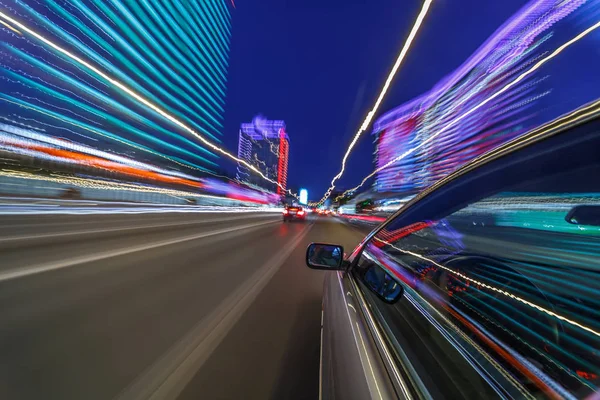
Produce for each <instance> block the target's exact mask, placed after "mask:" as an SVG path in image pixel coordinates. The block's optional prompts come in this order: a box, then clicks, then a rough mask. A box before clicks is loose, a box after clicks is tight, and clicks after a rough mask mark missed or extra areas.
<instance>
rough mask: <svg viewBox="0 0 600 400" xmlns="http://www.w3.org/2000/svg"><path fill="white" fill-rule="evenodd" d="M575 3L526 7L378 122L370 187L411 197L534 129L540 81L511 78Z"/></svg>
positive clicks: (537, 54)
mask: <svg viewBox="0 0 600 400" xmlns="http://www.w3.org/2000/svg"><path fill="white" fill-rule="evenodd" d="M581 4H583V1H573V2H555V1H550V0H543V1H537V2H531V3H529V4H528V5H527V6H525V7H524V8H523V9H522V10H521V11H520V12H519V13H517V14H516V15H514V16H513V17H512V18H511V19H509V20H508V21H507V22H506V23H505V24H504V25H503V26H502V27H500V28H499V29H498V30H497V31H496V32H495V33H494V35H492V36H491V37H490V38H489V39H488V40H487V41H486V42H485V43H484V44H483V45H481V47H480V48H479V49H478V50H477V51H476V52H475V53H474V54H473V55H472V56H471V57H470V58H469V59H467V60H466V61H465V62H464V63H463V64H462V65H461V66H460V67H459V68H458V69H457V70H455V71H454V72H453V73H451V74H450V75H448V76H447V77H445V78H444V79H442V80H441V81H440V82H439V83H438V84H437V85H436V86H434V88H433V89H432V90H430V91H429V92H427V93H425V94H423V95H421V96H419V97H418V98H415V99H413V100H412V101H410V102H408V103H405V104H403V105H401V106H399V107H397V108H395V109H393V110H391V111H389V112H388V113H386V114H384V115H383V116H382V117H381V118H379V119H378V120H377V121H376V122H375V124H374V131H373V134H374V136H375V145H376V151H375V165H376V168H377V170H378V173H377V175H376V181H375V184H374V186H375V190H376V191H377V192H396V193H399V194H411V193H415V192H418V191H420V190H421V189H423V188H425V187H427V186H429V185H431V184H432V183H434V182H435V181H437V180H439V179H441V178H443V177H444V176H446V175H448V174H450V173H452V172H453V171H455V170H456V169H457V168H459V167H460V166H462V165H463V164H465V163H467V162H468V161H470V160H472V159H473V158H475V157H477V156H479V155H481V154H482V153H484V152H486V151H488V150H491V149H492V148H494V147H497V146H498V145H500V144H502V143H504V142H506V141H509V140H511V139H513V138H514V137H516V136H518V135H520V134H522V133H524V132H526V131H527V130H529V129H531V128H533V127H534V126H536V125H537V124H536V122H537V123H539V122H540V121H536V119H537V111H534V110H533V106H534V105H535V104H536V103H537V102H539V101H540V99H542V98H543V97H544V96H545V95H547V94H548V93H549V92H550V90H545V89H543V87H544V85H545V83H544V81H545V80H546V78H547V76H538V75H536V74H535V73H533V74H531V75H529V76H527V77H526V78H525V79H522V80H520V81H515V80H516V79H517V77H518V76H519V75H520V74H522V73H523V72H524V71H526V70H527V69H529V68H531V66H532V65H533V64H535V62H536V61H538V60H539V59H540V57H542V56H543V55H544V54H545V53H547V49H546V48H545V45H546V42H547V41H548V40H549V39H550V38H551V36H552V32H550V29H551V28H552V26H553V25H554V24H556V23H557V22H558V21H560V20H561V19H563V18H565V17H566V16H568V15H569V14H571V13H572V12H574V11H575V10H576V9H577V8H578V7H579V6H580V5H581ZM513 81H515V82H513ZM539 108H540V107H536V110H537V109H539Z"/></svg>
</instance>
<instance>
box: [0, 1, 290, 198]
mask: <svg viewBox="0 0 600 400" xmlns="http://www.w3.org/2000/svg"><path fill="white" fill-rule="evenodd" d="M0 17H2V18H4V20H5V21H8V22H10V23H12V24H13V25H15V26H17V27H18V28H19V29H21V31H23V32H26V33H28V34H30V35H31V36H33V37H35V38H36V39H38V40H40V41H41V42H43V43H45V44H46V45H48V46H50V47H52V48H53V49H55V50H56V51H58V52H60V53H62V54H64V55H65V56H67V57H69V58H70V59H72V60H74V61H76V62H77V63H79V64H80V65H83V66H84V67H86V68H87V69H89V70H91V71H93V72H94V73H96V74H98V75H100V76H101V77H102V78H104V79H105V80H106V81H107V82H109V83H110V84H111V85H113V86H114V87H116V88H118V89H120V90H121V91H123V92H124V93H126V94H127V95H129V96H130V97H132V98H133V99H134V100H136V101H138V102H140V103H142V104H143V105H145V106H146V107H148V108H150V109H152V110H153V111H155V112H156V113H158V114H160V115H161V116H162V117H163V118H165V119H167V120H169V121H170V122H172V123H173V124H175V125H177V126H179V127H180V128H182V129H184V130H185V131H187V132H188V133H189V134H191V135H192V136H194V137H195V138H197V139H199V140H200V141H201V142H202V143H204V144H205V145H206V146H208V147H209V148H211V149H213V150H214V151H216V152H217V153H220V154H222V155H224V156H226V157H228V158H230V159H232V160H234V161H236V162H239V163H241V164H243V165H245V166H246V167H247V168H248V169H250V170H251V171H252V172H254V173H256V174H258V175H260V176H261V177H262V178H263V179H265V180H266V181H268V182H271V183H274V184H276V185H277V186H279V187H281V188H282V189H283V190H285V188H284V187H283V186H282V185H281V184H280V183H279V182H277V181H274V180H272V179H270V178H268V177H267V176H265V175H264V174H263V173H262V172H261V171H259V170H258V169H257V168H256V167H254V166H253V165H252V164H250V163H248V162H247V161H245V160H242V159H241V158H237V157H236V156H234V155H233V154H231V153H229V152H228V151H226V150H224V149H222V148H220V147H219V146H217V145H215V144H213V143H212V142H210V141H209V140H208V139H206V138H204V137H203V136H201V135H200V134H199V133H198V132H196V131H195V130H193V129H192V128H190V127H189V126H187V125H186V124H184V123H183V122H181V121H180V120H179V119H177V118H175V117H174V116H173V115H171V114H169V113H168V112H166V111H164V110H163V109H162V108H160V107H159V106H157V105H156V104H154V103H152V102H151V101H149V100H147V99H145V98H144V97H142V96H140V95H139V94H137V93H136V92H134V91H133V90H131V89H130V88H128V87H127V86H125V85H124V84H122V83H121V82H119V81H118V80H116V79H114V78H112V77H110V76H109V75H107V74H106V73H104V72H103V71H101V70H100V69H98V68H96V67H95V66H94V65H92V64H91V63H89V62H87V61H85V60H84V59H82V58H81V57H78V56H77V55H75V54H73V53H71V52H70V51H69V50H67V49H65V48H63V47H61V46H59V45H58V44H56V43H54V42H52V41H51V40H50V39H47V38H46V37H44V36H42V35H41V34H39V33H37V32H36V31H34V30H32V29H31V28H29V27H28V26H26V25H24V24H23V23H21V22H20V21H17V20H16V19H14V18H13V17H11V16H9V15H7V14H6V13H4V12H2V11H0ZM288 193H290V194H292V192H291V191H290V190H288Z"/></svg>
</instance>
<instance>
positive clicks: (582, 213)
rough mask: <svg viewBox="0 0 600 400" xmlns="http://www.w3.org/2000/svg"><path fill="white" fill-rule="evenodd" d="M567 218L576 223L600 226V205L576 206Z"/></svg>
mask: <svg viewBox="0 0 600 400" xmlns="http://www.w3.org/2000/svg"><path fill="white" fill-rule="evenodd" d="M565 220H566V221H567V222H568V223H570V224H574V225H591V226H600V206H590V205H584V206H575V207H573V208H572V209H571V211H569V213H568V214H567V216H566V217H565Z"/></svg>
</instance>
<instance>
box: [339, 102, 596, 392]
mask: <svg viewBox="0 0 600 400" xmlns="http://www.w3.org/2000/svg"><path fill="white" fill-rule="evenodd" d="M578 115H579V116H581V115H582V114H577V115H575V117H578ZM567 117H568V116H567ZM567 117H565V119H563V120H564V121H566V122H565V123H562V124H557V123H553V125H552V124H551V125H549V126H548V127H547V129H546V130H545V131H543V130H542V131H537V132H532V133H531V134H530V135H528V136H526V137H524V138H522V139H520V140H518V141H515V142H511V143H509V144H508V145H506V146H504V147H502V148H500V149H498V150H497V151H495V152H493V153H491V154H488V155H486V156H484V157H482V158H480V159H478V160H476V161H475V162H474V163H472V164H470V165H468V166H466V167H465V168H463V169H461V170H460V171H458V172H457V173H456V174H453V175H452V176H450V177H449V178H447V179H445V180H443V181H441V182H439V183H438V184H436V185H434V186H433V187H432V188H430V189H429V190H427V191H425V192H424V193H422V194H421V195H419V196H418V197H417V198H415V199H414V200H412V201H411V202H410V203H409V204H408V205H407V206H406V207H404V208H403V209H402V210H401V211H400V212H399V213H397V214H396V216H395V217H394V218H392V219H390V220H389V221H388V222H387V223H386V224H384V226H383V227H381V228H380V229H379V230H377V231H376V232H375V233H373V234H372V235H370V236H369V237H368V239H367V240H366V241H365V243H364V244H363V246H362V247H361V248H360V251H359V252H358V253H357V255H356V256H355V257H354V258H353V260H352V262H353V265H352V268H351V272H350V273H349V274H348V275H347V276H346V277H343V275H339V277H338V280H339V282H343V281H344V280H346V282H345V283H344V284H342V291H343V292H344V293H348V296H347V297H346V298H345V299H344V301H347V300H348V297H350V295H351V297H352V301H353V303H352V306H353V307H354V308H356V309H357V310H360V314H361V318H362V319H363V320H364V325H365V326H366V327H367V328H368V331H369V333H370V335H369V336H370V340H371V345H372V348H374V349H375V350H376V354H377V355H378V356H379V357H378V359H379V361H380V363H381V365H383V366H384V367H385V368H386V370H387V372H388V377H389V381H390V383H391V384H392V386H393V387H394V388H395V393H396V395H397V396H400V395H402V396H404V397H409V398H410V397H425V398H448V399H453V398H472V399H481V398H494V397H498V398H506V397H512V398H591V397H592V396H594V395H597V393H598V390H599V389H598V387H599V385H600V380H599V376H600V226H599V223H598V221H599V220H600V218H599V217H600V150H599V149H600V123H599V122H598V118H597V114H594V115H593V116H592V117H590V116H589V114H587V115H585V117H581V118H575V117H572V118H571V120H568V119H567ZM567 122H568V123H567ZM374 268H375V269H378V270H383V271H385V272H386V273H387V274H388V275H390V276H393V277H394V279H395V281H396V282H397V283H399V284H400V285H402V287H403V289H404V296H403V298H401V299H400V301H398V302H396V303H394V304H390V302H387V301H385V299H383V298H382V297H381V296H380V295H378V294H377V293H375V292H374V291H373V286H372V285H370V284H369V280H368V279H366V271H372V270H373V269H374ZM330 289H331V288H330ZM328 296H329V294H328ZM346 308H347V307H346ZM336 333H337V332H336ZM336 333H334V334H336ZM329 340H330V341H331V340H332V339H329ZM334 346H335V345H334ZM338 351H342V350H338ZM330 360H331V359H330ZM359 361H360V360H359ZM333 362H335V360H334V361H333ZM354 362H357V361H356V360H354ZM354 376H356V375H354Z"/></svg>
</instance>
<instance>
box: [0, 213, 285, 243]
mask: <svg viewBox="0 0 600 400" xmlns="http://www.w3.org/2000/svg"><path fill="white" fill-rule="evenodd" d="M247 218H274V217H273V216H272V215H269V216H267V215H247V216H243V217H231V218H220V219H207V220H201V221H187V222H173V223H169V224H155V225H139V226H127V227H123V228H109V229H94V230H89V231H74V232H63V233H44V234H40V235H27V236H26V235H23V236H11V237H0V244H2V243H11V242H18V241H20V240H36V239H47V238H61V237H69V236H80V235H93V234H97V233H112V232H126V231H135V230H139V229H154V228H168V227H171V226H184V225H201V224H209V223H212V222H217V223H218V222H228V221H236V220H240V219H247Z"/></svg>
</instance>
